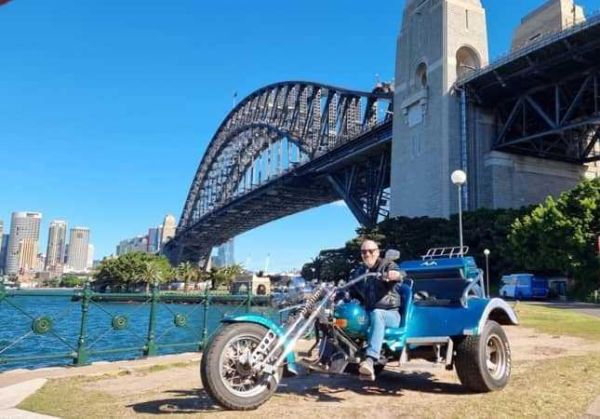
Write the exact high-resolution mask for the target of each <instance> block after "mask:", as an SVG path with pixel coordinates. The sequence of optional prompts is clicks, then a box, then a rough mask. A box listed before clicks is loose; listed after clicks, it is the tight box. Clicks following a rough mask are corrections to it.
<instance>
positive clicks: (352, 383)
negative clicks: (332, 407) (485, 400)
mask: <svg viewBox="0 0 600 419" xmlns="http://www.w3.org/2000/svg"><path fill="white" fill-rule="evenodd" d="M347 391H350V392H353V393H356V394H359V395H364V396H399V397H402V396H405V393H406V391H415V392H420V393H434V394H456V395H460V394H464V395H466V394H470V393H469V391H468V390H466V389H465V388H464V387H463V386H461V385H460V384H456V383H447V382H443V381H438V380H437V379H436V377H435V376H434V375H433V374H430V373H428V372H397V371H384V372H383V373H381V375H380V376H379V377H377V380H376V381H361V380H360V379H359V378H358V377H356V376H352V375H339V376H335V375H332V376H328V375H321V374H310V375H307V376H302V377H297V378H294V379H289V380H285V381H283V383H282V385H281V387H280V388H279V389H278V391H277V394H280V395H281V394H295V395H300V396H304V397H306V398H308V399H312V400H314V401H317V402H335V401H337V402H342V401H344V400H345V397H344V396H343V395H342V393H343V392H347Z"/></svg>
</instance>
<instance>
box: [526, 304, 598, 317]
mask: <svg viewBox="0 0 600 419" xmlns="http://www.w3.org/2000/svg"><path fill="white" fill-rule="evenodd" d="M527 303H528V304H535V305H541V306H544V307H551V308H564V309H566V310H572V311H576V312H578V313H583V314H589V315H590V316H595V317H600V305H598V304H589V303H580V302H576V301H573V302H571V301H528V302H527Z"/></svg>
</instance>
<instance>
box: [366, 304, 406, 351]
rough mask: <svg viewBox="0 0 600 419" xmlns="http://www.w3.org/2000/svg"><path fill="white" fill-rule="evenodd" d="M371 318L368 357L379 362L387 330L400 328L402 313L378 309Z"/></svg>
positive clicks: (370, 313) (372, 313) (395, 310)
mask: <svg viewBox="0 0 600 419" xmlns="http://www.w3.org/2000/svg"><path fill="white" fill-rule="evenodd" d="M369 316H370V318H371V328H370V329H369V346H368V347H367V356H368V357H370V358H373V359H375V360H377V359H379V353H380V352H381V346H382V345H383V335H384V333H385V328H386V327H398V326H400V312H399V311H398V309H392V310H382V309H379V308H376V309H374V310H373V311H371V312H369Z"/></svg>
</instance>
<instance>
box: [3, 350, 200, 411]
mask: <svg viewBox="0 0 600 419" xmlns="http://www.w3.org/2000/svg"><path fill="white" fill-rule="evenodd" d="M200 356H201V355H200V354H199V353H197V352H190V353H184V354H176V355H164V356H157V357H152V358H145V359H138V360H133V361H116V362H96V363H93V364H91V365H88V366H85V367H54V368H39V369H36V370H26V369H15V370H10V371H7V372H4V373H1V374H0V419H9V418H10V419H13V418H15V419H17V418H18V419H21V418H24V419H42V418H46V419H52V418H53V416H47V415H40V414H38V413H32V412H27V411H25V410H21V409H17V408H16V407H17V406H18V405H19V403H21V402H22V401H23V400H25V399H26V398H27V397H29V396H31V395H32V394H34V393H35V392H36V391H38V390H39V389H40V388H42V386H43V385H44V384H45V383H46V381H48V379H49V378H64V377H75V376H81V375H103V374H109V373H114V372H119V371H123V370H132V369H133V370H135V369H137V368H148V367H150V366H153V365H164V364H174V363H178V362H191V361H197V360H199V359H200ZM54 419H56V418H54Z"/></svg>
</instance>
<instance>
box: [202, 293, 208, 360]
mask: <svg viewBox="0 0 600 419" xmlns="http://www.w3.org/2000/svg"><path fill="white" fill-rule="evenodd" d="M205 284H206V283H205ZM209 306H210V294H209V293H208V286H206V285H205V286H204V327H203V328H202V346H201V349H202V350H204V348H206V344H207V343H208V309H209Z"/></svg>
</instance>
